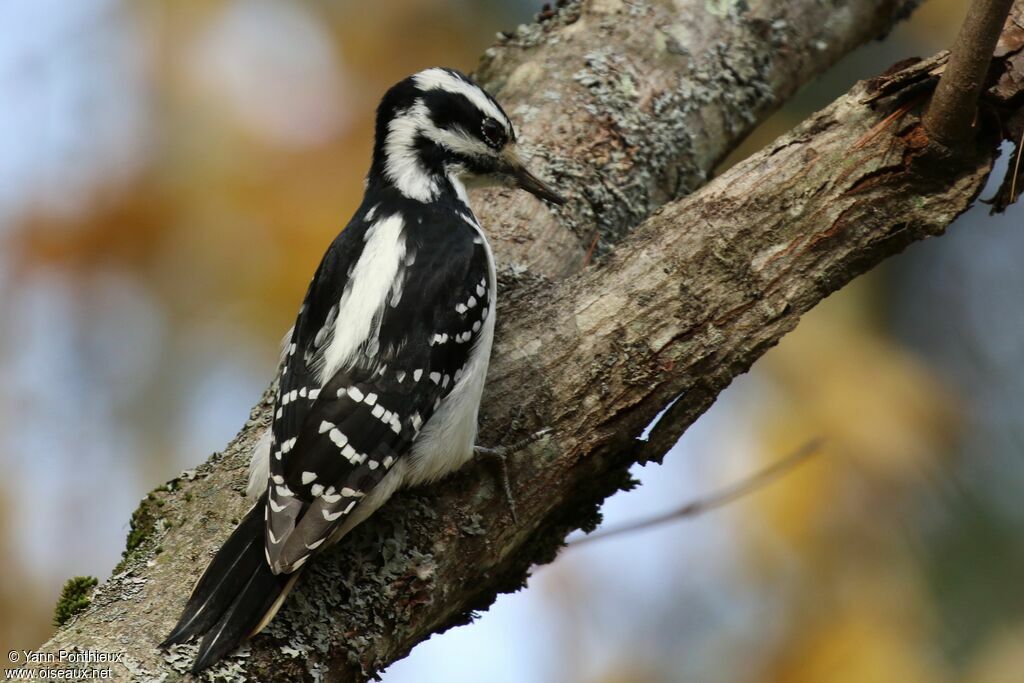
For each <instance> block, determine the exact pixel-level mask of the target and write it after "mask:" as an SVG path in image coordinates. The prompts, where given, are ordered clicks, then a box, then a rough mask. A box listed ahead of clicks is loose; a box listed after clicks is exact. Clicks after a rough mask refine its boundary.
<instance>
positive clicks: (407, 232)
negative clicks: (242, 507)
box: [162, 68, 563, 672]
mask: <svg viewBox="0 0 1024 683" xmlns="http://www.w3.org/2000/svg"><path fill="white" fill-rule="evenodd" d="M494 183H498V184H505V185H513V186H516V187H519V188H522V189H524V190H526V191H527V192H530V193H532V194H534V195H535V196H537V197H539V198H541V199H544V200H546V201H549V202H553V203H558V204H560V203H562V201H563V200H562V198H561V197H559V196H558V195H557V194H556V193H555V192H554V191H553V190H552V189H550V188H549V187H548V186H547V185H545V184H544V183H543V182H541V181H540V180H539V179H537V178H536V177H535V176H534V175H533V174H531V173H530V172H529V171H528V170H527V169H526V166H525V165H524V163H523V161H522V160H521V159H520V157H519V156H518V154H517V152H516V134H515V130H514V129H513V127H512V122H511V121H510V120H509V118H508V116H507V115H506V114H505V112H504V111H503V110H502V108H501V106H500V105H499V104H498V103H497V102H496V101H495V100H494V98H493V97H491V96H490V95H489V94H488V93H487V92H485V91H484V90H483V89H482V88H481V87H480V86H478V85H477V84H475V83H474V82H473V81H472V80H470V79H469V78H468V77H467V76H465V75H463V74H462V73H459V72H458V71H455V70H452V69H441V68H434V69H427V70H425V71H421V72H419V73H417V74H415V75H413V76H410V77H409V78H406V79H405V80H403V81H401V82H400V83H398V84H397V85H395V86H394V87H392V88H391V89H390V90H388V92H387V93H386V94H385V95H384V98H383V100H382V101H381V103H380V106H379V107H378V109H377V122H376V139H375V142H374V149H373V162H372V164H371V166H370V172H369V174H368V175H367V178H366V192H365V195H364V197H363V201H362V204H360V206H359V209H358V210H357V211H356V213H355V216H353V218H352V220H351V221H349V223H348V225H347V226H346V227H345V229H344V230H343V231H342V232H341V233H340V234H339V235H338V236H337V237H336V238H335V239H334V241H333V242H332V243H331V246H330V247H329V248H328V249H327V253H326V254H325V255H324V257H323V260H322V261H321V263H320V266H319V268H317V271H316V273H315V274H314V275H313V280H312V282H311V283H310V285H309V289H308V291H307V293H306V297H305V300H304V301H303V303H302V306H301V308H300V309H299V314H298V318H297V319H296V321H295V326H294V328H293V329H292V331H291V332H290V333H289V335H288V337H287V338H286V341H285V347H284V358H283V369H282V371H281V372H282V374H281V378H280V388H279V389H278V393H277V400H276V402H275V405H274V414H273V424H272V426H271V428H270V429H269V430H268V433H267V435H266V436H265V437H264V439H263V441H262V443H261V446H259V447H257V449H256V450H255V452H254V454H253V462H252V467H251V471H250V481H249V493H250V495H253V496H259V499H258V501H257V502H256V504H255V505H254V506H253V508H252V509H251V510H250V511H249V513H248V514H247V515H246V516H245V518H244V519H243V520H242V521H241V523H240V524H239V525H238V527H237V528H236V529H235V531H234V532H233V533H232V534H231V536H230V537H229V538H228V540H227V541H226V542H225V543H224V545H223V546H222V547H221V549H220V550H219V551H218V553H217V555H216V556H215V557H214V558H213V560H212V561H211V562H210V565H209V566H208V567H207V568H206V571H205V572H204V573H203V575H202V577H201V578H200V579H199V581H198V583H197V584H196V587H195V589H194V590H193V592H192V595H191V597H190V598H189V600H188V604H187V605H186V606H185V610H184V612H183V614H182V615H181V618H180V620H179V621H178V624H177V626H175V628H174V630H173V631H172V632H171V634H170V635H169V636H168V637H167V639H166V640H165V641H164V643H163V645H162V646H164V647H167V646H170V645H172V644H174V643H182V642H185V641H186V640H188V639H190V638H192V637H193V636H200V635H201V636H203V638H202V641H201V643H200V646H199V651H198V654H197V656H196V659H195V662H194V663H193V668H192V670H193V671H194V672H198V671H201V670H203V669H204V668H206V667H208V666H209V665H210V664H212V663H214V662H216V661H217V660H219V659H220V658H221V657H223V656H224V655H225V654H227V653H228V652H230V651H231V650H232V649H234V648H235V647H236V646H237V645H238V644H239V643H241V642H242V641H243V640H245V639H246V638H248V637H249V636H252V635H254V634H256V633H258V632H259V631H260V630H262V629H263V627H264V626H266V625H267V623H268V622H269V621H270V620H271V619H272V618H273V616H274V614H275V613H276V612H277V610H278V609H279V608H280V606H281V604H282V602H283V601H284V599H285V597H286V596H287V595H288V592H289V590H290V589H291V588H292V586H293V585H294V584H295V580H296V579H297V577H298V576H299V573H300V571H301V569H302V567H303V566H305V565H306V563H307V562H309V561H310V559H311V558H312V557H313V556H315V555H316V554H317V553H319V552H320V551H322V550H323V549H324V548H326V547H328V546H329V545H331V544H332V543H335V542H337V541H338V540H339V539H340V538H341V537H343V536H344V535H345V534H346V533H348V532H349V531H350V530H351V529H352V528H353V527H354V526H356V525H357V524H359V523H360V522H362V521H363V520H365V519H366V518H367V517H369V516H370V515H371V514H372V513H373V512H374V511H375V510H376V509H377V508H378V507H380V506H381V505H382V504H383V503H384V502H385V501H386V500H387V499H388V498H389V497H390V496H391V495H392V494H393V493H394V492H395V491H396V490H397V489H399V488H400V487H403V486H410V485H415V484H420V483H424V482H430V481H434V480H436V479H438V478H439V477H442V476H444V475H445V474H447V473H449V472H451V471H453V470H455V469H456V468H458V467H460V466H461V465H463V464H464V463H465V462H466V461H467V460H469V458H470V457H471V456H472V454H473V446H474V442H475V439H476V432H477V410H478V408H479V404H480V396H481V393H482V391H483V385H484V378H485V375H486V374H487V365H488V362H489V357H490V352H491V341H492V338H493V333H494V308H495V285H496V283H495V271H494V260H493V258H492V256H491V250H490V247H489V246H488V243H487V238H486V237H485V235H484V233H483V231H482V230H481V228H480V225H479V223H478V222H477V220H476V218H475V216H474V215H473V211H472V209H470V207H469V201H468V199H467V197H466V189H465V187H466V185H469V184H473V185H479V184H494Z"/></svg>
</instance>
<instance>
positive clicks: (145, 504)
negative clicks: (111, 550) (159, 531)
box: [114, 492, 163, 574]
mask: <svg viewBox="0 0 1024 683" xmlns="http://www.w3.org/2000/svg"><path fill="white" fill-rule="evenodd" d="M162 502H163V501H161V500H160V499H159V498H157V496H155V495H154V494H153V493H152V492H151V493H150V494H149V495H148V496H146V498H145V500H143V501H142V502H141V503H140V504H139V507H137V508H136V509H135V512H133V513H132V519H131V522H130V523H129V525H130V527H129V530H128V538H127V539H126V540H125V544H124V552H123V553H121V561H120V562H119V563H118V565H117V566H116V567H114V573H115V574H117V573H119V572H121V571H123V570H124V568H125V563H126V562H127V561H128V556H129V555H131V553H132V551H133V550H135V549H137V548H139V547H141V546H142V545H143V544H144V543H145V542H146V539H148V538H149V537H150V536H151V535H152V534H153V532H154V531H156V522H157V520H158V519H159V517H158V515H157V512H158V510H159V508H160V507H161V503H162Z"/></svg>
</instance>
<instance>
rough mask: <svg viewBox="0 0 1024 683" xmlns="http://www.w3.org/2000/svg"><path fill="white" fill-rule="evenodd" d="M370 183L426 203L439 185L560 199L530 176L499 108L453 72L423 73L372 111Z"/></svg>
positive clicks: (557, 201)
mask: <svg viewBox="0 0 1024 683" xmlns="http://www.w3.org/2000/svg"><path fill="white" fill-rule="evenodd" d="M370 176H371V177H370V181H371V182H373V181H375V180H379V181H383V182H386V183H388V184H391V185H393V186H394V187H396V188H397V189H398V191H399V192H401V193H402V194H403V195H405V196H406V197H409V198H411V199H417V200H419V201H423V202H427V201H433V200H434V199H436V198H437V197H438V195H439V194H440V192H441V191H442V189H443V188H444V187H445V185H446V184H448V183H452V184H456V183H462V184H465V185H467V186H480V185H494V184H499V185H508V186H514V187H519V188H521V189H523V190H526V191H527V192H529V193H531V194H533V195H535V196H537V197H539V198H541V199H544V200H547V201H549V202H553V203H555V204H563V203H565V200H564V199H562V197H561V196H559V195H558V194H557V193H556V192H555V191H554V190H552V189H551V188H550V187H549V186H548V185H547V184H545V183H544V182H542V181H541V180H540V179H539V178H537V177H536V176H535V175H533V174H532V173H530V171H529V170H528V169H527V168H526V164H525V163H524V161H523V160H522V158H521V157H520V156H519V152H518V150H517V147H516V133H515V129H514V128H513V127H512V122H511V121H509V118H508V116H507V115H506V114H505V112H504V110H502V108H501V106H500V105H499V104H498V103H497V102H496V101H495V100H494V98H493V97H491V96H490V95H489V94H487V92H486V91H485V90H484V89H483V88H481V87H480V86H478V85H477V84H476V83H474V82H473V81H472V80H470V79H469V77H468V76H466V75H464V74H462V73H460V72H458V71H455V70H454V69H441V68H434V69H427V70H425V71H421V72H419V73H417V74H414V75H413V76H410V77H409V78H407V79H405V80H404V81H401V82H400V83H398V84H397V85H395V86H394V87H392V88H391V89H390V90H389V91H388V92H387V93H386V94H385V95H384V99H382V100H381V103H380V107H378V109H377V130H376V141H375V143H374V152H373V167H372V168H371V170H370Z"/></svg>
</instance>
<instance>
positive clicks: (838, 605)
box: [0, 0, 1024, 683]
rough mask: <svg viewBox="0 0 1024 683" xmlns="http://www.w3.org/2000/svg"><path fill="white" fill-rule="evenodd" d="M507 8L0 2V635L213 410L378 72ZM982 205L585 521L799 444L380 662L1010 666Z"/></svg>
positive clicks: (742, 387) (228, 418)
mask: <svg viewBox="0 0 1024 683" xmlns="http://www.w3.org/2000/svg"><path fill="white" fill-rule="evenodd" d="M539 6H540V3H539V2H527V1H522V0H521V1H516V0H487V1H485V2H482V1H481V0H404V1H399V0H383V1H381V2H377V3H373V5H372V10H369V9H368V6H367V5H365V4H363V3H355V2H323V3H296V2H287V1H285V0H207V1H204V2H191V3H175V2H171V1H170V0H147V1H143V2H131V3H129V2H127V1H126V0H125V1H120V2H119V1H118V0H77V1H76V2H63V1H61V0H35V1H31V0H6V1H5V2H0V102H2V103H3V106H0V386H3V388H4V389H3V392H2V393H0V469H2V471H3V472H4V476H3V477H0V557H3V558H4V567H3V572H2V573H0V581H2V583H0V615H2V616H0V649H2V650H7V649H10V648H31V647H32V646H33V645H36V644H38V643H40V642H42V641H43V640H44V639H45V638H46V637H47V636H48V635H49V634H50V632H51V630H52V626H51V623H50V622H51V618H52V614H53V607H54V604H55V601H56V598H57V595H58V593H59V590H60V586H61V584H62V583H63V581H64V580H65V579H67V578H68V577H69V576H72V575H79V574H93V575H97V576H99V577H101V578H105V577H106V576H108V575H109V573H110V570H111V569H112V568H113V566H114V565H115V564H116V562H117V561H118V559H119V557H120V554H121V551H122V549H123V547H124V540H125V536H126V534H127V521H128V518H129V516H130V513H131V511H132V510H133V509H134V507H135V506H136V504H137V502H138V500H139V499H140V498H141V497H142V496H143V495H145V493H146V492H147V491H149V490H150V489H152V488H153V487H154V486H155V485H157V484H159V483H160V482H163V481H165V480H167V479H169V478H171V477H173V476H175V475H176V474H177V473H178V472H180V471H181V470H182V469H185V468H187V467H190V466H193V465H195V464H196V463H198V462H200V461H201V460H203V459H204V458H206V457H207V455H208V454H209V453H210V452H211V451H213V450H216V449H218V448H220V447H222V446H223V445H224V444H225V443H227V441H228V440H229V439H230V437H231V436H232V435H233V434H234V433H235V431H236V430H237V428H238V427H239V426H240V425H241V424H242V422H243V421H244V419H245V417H246V415H247V414H248V410H249V407H250V405H251V404H252V403H253V402H254V401H255V399H256V398H257V396H258V395H259V393H260V391H261V390H262V389H263V387H264V386H265V384H266V383H267V382H268V381H269V379H270V377H271V374H272V373H273V371H274V367H275V358H276V353H277V343H278V340H279V339H280V337H281V335H282V333H283V332H284V330H285V329H286V328H287V327H288V326H289V325H290V324H291V320H292V318H293V316H294V314H295V311H296V309H297V306H298V303H299V301H300V300H301V297H302V294H303V291H304V289H305V286H306V283H307V282H308V278H309V275H310V273H311V272H312V271H313V269H314V268H315V266H316V264H317V262H318V260H319V258H320V255H321V253H322V251H323V249H324V248H325V246H326V245H327V244H328V242H329V241H330V240H331V239H332V237H333V235H334V234H335V233H336V231H337V230H338V229H339V228H340V227H342V226H343V225H344V223H345V221H346V220H347V219H348V217H349V215H350V214H351V212H352V210H353V209H354V207H355V206H356V204H357V202H358V200H359V194H360V192H361V189H362V186H361V179H362V176H363V174H364V172H365V170H366V168H367V166H368V159H369V152H370V142H371V116H372V111H373V107H374V106H375V104H376V99H377V98H378V96H379V95H380V93H382V92H383V90H384V89H385V88H386V87H387V86H388V85H390V84H391V83H392V82H393V81H395V80H397V79H399V78H400V77H402V76H404V75H406V74H408V73H410V72H413V71H415V70H418V69H420V68H423V67H425V66H429V65H436V64H444V65H452V66H457V67H460V68H462V69H465V70H467V71H468V70H471V69H472V68H473V67H474V66H475V64H476V62H477V58H478V55H479V54H480V53H481V52H482V51H483V50H484V49H485V48H486V47H487V46H488V45H489V44H490V43H491V42H492V40H493V37H494V34H495V32H496V31H498V30H502V29H508V28H511V27H512V26H514V25H515V24H516V23H518V22H521V21H525V20H529V19H530V17H531V16H532V15H533V13H535V12H536V11H537V10H538V9H539ZM965 7H966V2H965V0H928V2H926V3H925V5H924V7H923V8H922V9H921V10H920V11H919V12H918V13H917V14H915V15H914V17H913V18H912V19H911V21H910V22H909V23H907V24H904V25H903V26H901V27H900V28H899V29H897V30H896V31H894V32H893V33H892V34H891V35H890V36H889V38H888V39H887V40H886V41H885V42H884V43H881V44H874V45H870V46H868V47H867V48H865V49H862V50H860V51H859V52H857V53H856V54H854V55H851V56H850V57H849V58H848V59H846V60H845V61H844V62H843V63H842V64H841V65H839V66H838V67H837V68H835V69H834V70H833V71H832V72H830V73H829V74H828V75H827V76H826V77H825V78H823V79H821V80H820V81H819V82H817V83H815V84H813V85H812V86H811V87H810V88H808V89H807V90H806V91H805V92H804V93H802V94H801V95H800V96H799V97H797V98H796V99H795V100H794V101H793V102H792V103H790V104H789V105H788V106H787V107H786V108H785V109H784V110H783V111H781V112H780V113H779V114H777V115H776V116H774V117H773V118H772V119H771V120H770V121H768V122H767V123H766V124H764V125H763V126H762V127H761V128H760V129H759V130H758V131H757V133H755V135H754V136H752V138H751V139H750V140H748V141H747V143H746V144H745V145H744V147H743V148H742V150H740V151H738V152H737V153H736V154H734V155H733V157H732V160H736V159H739V158H742V157H743V156H745V155H746V154H749V153H750V152H752V151H754V150H755V149H757V148H758V147H759V146H760V145H762V144H765V143H766V142H768V141H769V140H771V139H772V138H774V137H775V136H777V135H779V134H781V133H783V132H785V131H786V130H787V129H789V128H790V127H791V126H793V125H794V124H796V123H797V122H798V121H799V120H800V119H802V118H803V117H804V116H806V115H807V114H808V113H809V112H811V111H813V110H815V109H817V108H820V107H821V106H824V105H825V104H826V103H828V102H829V101H830V100H831V99H833V98H834V97H835V96H836V95H838V94H840V93H841V92H844V91H846V90H847V89H848V88H849V86H850V85H851V84H852V82H853V81H854V80H855V79H858V78H864V77H869V76H872V75H874V74H876V73H877V72H878V71H880V70H882V69H884V68H885V67H887V66H888V65H889V64H891V63H893V62H895V61H897V60H899V59H902V58H904V57H908V56H914V55H928V54H931V53H932V52H934V51H936V50H938V49H941V48H943V47H946V46H947V45H948V44H949V43H950V42H951V41H952V38H953V35H954V33H955V31H956V28H957V26H958V23H959V21H960V19H961V18H962V16H963V13H964V11H965ZM727 163H729V162H727ZM986 214H987V212H986V209H985V207H983V206H979V207H977V208H975V209H974V210H972V211H971V212H970V213H969V214H967V215H965V216H963V217H962V218H961V219H960V220H959V221H958V222H957V224H956V225H955V226H954V227H953V228H952V229H951V230H950V234H948V235H947V236H945V237H943V238H941V239H937V240H932V241H930V242H927V243H924V244H919V245H916V246H914V247H912V248H911V249H910V250H908V252H907V253H906V254H904V255H902V256H900V257H898V258H896V259H893V260H891V261H890V262H889V263H887V264H886V265H885V266H884V267H882V268H880V269H878V270H876V271H874V272H872V273H871V274H870V275H869V276H867V277H864V278H861V279H860V280H858V281H857V282H856V283H855V284H854V285H853V286H851V287H849V288H847V289H845V290H844V291H842V292H840V293H839V294H836V295H834V296H832V297H831V298H830V299H828V300H827V301H826V302H825V303H824V304H823V305H822V306H820V307H819V308H817V309H815V310H814V311H813V312H812V313H811V314H810V315H808V316H807V317H806V318H805V320H804V321H803V322H802V323H801V324H800V327H799V328H798V329H797V330H796V332H794V333H793V334H792V335H790V336H788V337H786V338H785V339H784V340H783V342H782V343H781V344H780V345H779V346H778V347H777V348H775V349H773V350H772V351H771V352H769V353H768V355H767V356H766V357H765V358H764V359H763V360H762V361H760V362H759V363H758V364H757V365H756V367H755V368H754V370H753V371H752V372H751V373H749V374H748V375H746V376H744V377H742V378H740V380H738V381H737V382H736V383H735V384H734V385H733V386H732V387H730V388H729V389H728V390H727V391H726V392H725V393H724V394H723V396H722V397H721V398H720V400H719V401H718V402H717V403H716V404H715V406H714V407H713V408H712V409H711V410H710V411H709V412H708V413H707V414H706V415H705V416H704V417H703V418H702V419H701V420H700V421H699V422H698V423H697V424H696V425H695V426H694V427H693V428H692V429H690V430H689V432H688V433H687V434H686V435H685V437H684V438H683V439H682V441H681V442H680V443H679V445H678V446H677V447H676V448H675V449H674V451H673V452H672V453H671V454H670V455H669V456H668V457H667V458H666V460H665V464H664V465H663V466H660V467H659V466H653V465H652V466H649V467H647V468H637V471H636V475H637V476H638V477H639V478H640V479H641V480H642V481H643V482H644V485H643V486H642V487H640V488H639V489H637V490H635V491H632V492H630V493H627V494H620V495H618V496H615V497H614V498H613V499H611V500H610V501H609V502H608V503H607V505H606V520H607V522H608V523H609V525H614V524H616V523H621V522H624V521H628V520H634V519H639V518H643V517H645V516H647V515H650V514H654V513H656V512H660V511H664V510H667V509H669V508H672V507H674V506H677V505H679V504H681V503H683V502H685V501H688V500H689V499H691V498H693V497H696V496H699V495H702V494H706V493H708V492H710V491H713V490H715V489H716V488H718V487H721V486H723V485H725V484H728V483H730V482H733V481H735V480H737V479H740V478H742V477H744V476H746V475H747V474H749V473H751V472H752V471H754V470H756V469H758V468H760V467H763V466H765V465H766V464H768V463H771V462H773V461H775V460H777V459H779V458H780V457H782V456H784V455H785V454H787V453H788V452H791V451H792V450H793V449H795V448H797V447H798V446H799V445H800V444H802V443H804V442H805V441H806V440H808V439H809V438H811V437H813V436H816V435H824V436H826V437H827V438H828V439H829V442H828V447H827V449H826V451H827V452H825V453H824V454H823V455H821V456H820V457H818V458H817V459H815V460H813V461H812V462H810V463H808V464H805V465H803V466H802V467H800V468H799V469H798V470H796V471H794V472H793V473H791V474H790V475H789V476H787V477H786V478H785V479H784V480H783V481H781V482H779V483H775V484H773V485H772V486H771V487H770V488H767V489H765V490H763V491H761V492H759V493H757V494H755V495H752V496H750V497H748V498H746V499H744V500H743V501H741V502H739V503H737V504H734V505H732V506H730V507H729V508H727V509H723V510H720V511H716V512H714V513H712V514H709V515H706V516H704V517H701V518H699V519H696V520H692V521H683V522H678V523H675V524H671V525H666V526H661V527H658V528H656V529H652V530H648V531H644V532H636V533H632V534H629V535H626V536H620V537H616V538H613V539H609V540H607V541H600V542H595V543H592V544H587V545H585V546H582V547H579V548H570V549H568V550H566V551H565V552H564V553H563V554H562V556H561V557H560V558H559V559H558V560H557V561H556V562H555V563H554V564H552V565H549V566H546V567H542V568H540V569H538V570H537V571H536V572H535V574H534V576H533V578H532V580H531V581H530V587H529V589H528V590H527V591H525V592H522V593H520V594H517V595H512V596H503V597H502V598H501V599H499V601H498V602H497V604H496V605H495V606H494V607H493V608H492V609H491V610H490V611H488V612H487V613H485V614H483V615H482V616H481V618H480V619H479V620H478V622H477V623H476V624H474V625H472V626H469V627H463V628H459V629H455V630H453V631H450V632H449V633H446V634H444V635H442V636H438V637H434V638H432V639H431V640H430V641H428V642H427V643H425V644H423V645H421V646H420V647H419V648H417V649H416V650H415V651H414V652H413V654H412V655H411V656H410V657H409V658H408V659H406V660H405V661H403V662H400V663H398V664H396V665H395V666H393V667H392V668H391V669H390V670H389V671H387V672H386V673H385V674H384V680H385V681H386V682H387V683H400V682H402V683H404V682H410V683H411V682H414V681H415V682H422V681H440V680H444V681H447V682H463V681H465V682H466V683H468V682H470V681H479V680H481V679H486V680H488V681H498V682H505V681H507V682H510V683H511V682H521V681H537V682H544V681H551V682H554V681H568V682H579V683H615V682H620V681H621V682H639V683H644V682H648V681H649V682H651V683H656V682H657V683H660V682H669V681H686V682H692V681H698V682H714V683H761V682H770V681H777V682H780V683H781V682H785V683H812V682H820V681H829V682H839V683H844V682H847V681H849V682H851V683H853V682H857V683H874V682H878V683H889V682H891V681H899V682H901V683H917V682H922V683H924V682H927V683H945V682H954V681H955V682H964V683H1007V682H1012V681H1022V680H1024V580H1022V577H1024V505H1021V504H1020V498H1021V493H1020V492H1022V491H1024V421H1022V420H1021V412H1022V406H1024V310H1022V305H1021V293H1022V292H1024V269H1021V267H1020V257H1019V255H1020V254H1022V253H1024V220H1022V219H1024V210H1022V207H1020V206H1017V207H1014V208H1013V209H1012V210H1011V212H1010V213H1009V214H1008V215H1006V216H1003V217H998V218H994V219H993V218H989V217H988V216H987V215H986ZM467 653H472V656H467Z"/></svg>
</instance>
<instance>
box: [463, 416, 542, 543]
mask: <svg viewBox="0 0 1024 683" xmlns="http://www.w3.org/2000/svg"><path fill="white" fill-rule="evenodd" d="M553 431H554V430H553V429H551V428H550V427H545V428H544V429H541V430H538V431H536V432H534V433H533V434H531V435H530V436H528V437H526V438H525V439H522V440H520V441H516V442H515V443H513V444H509V445H507V446H495V447H494V448H488V447H487V446H473V451H474V452H475V453H476V454H477V455H484V456H487V457H488V458H494V459H495V460H496V461H497V463H498V467H499V468H500V469H501V485H502V487H503V488H504V489H505V500H507V501H508V508H509V512H511V513H512V521H513V522H514V523H516V524H518V523H519V515H518V514H516V499H515V496H514V495H513V494H512V480H511V479H510V478H509V476H508V456H509V455H510V454H512V453H518V452H519V451H521V450H523V449H524V448H526V447H527V446H529V445H530V444H533V443H536V442H538V441H540V440H541V439H543V438H544V437H545V436H547V435H548V434H550V433H551V432H553Z"/></svg>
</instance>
